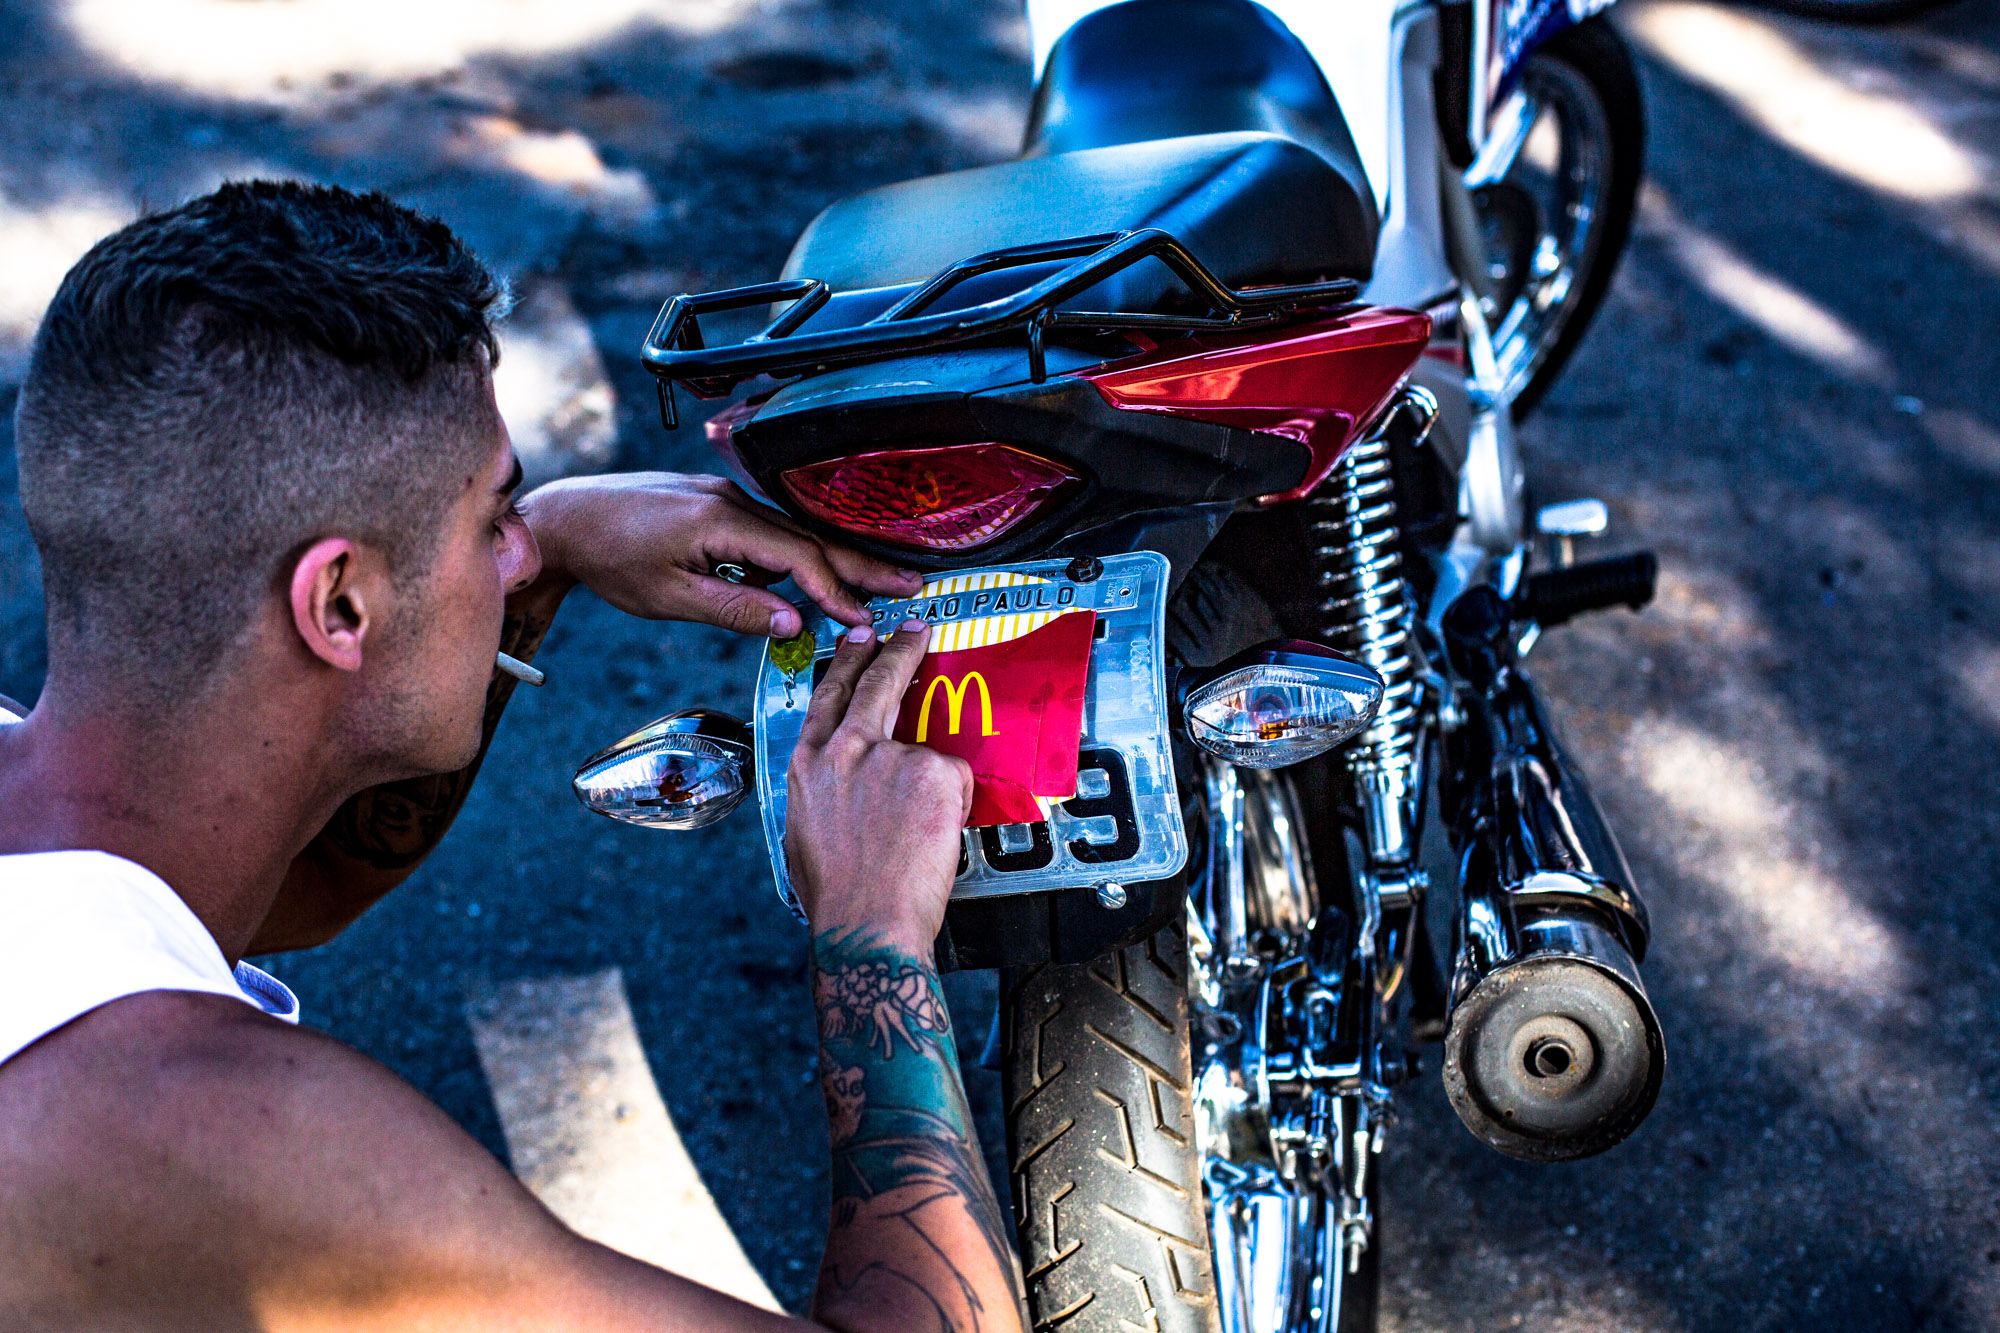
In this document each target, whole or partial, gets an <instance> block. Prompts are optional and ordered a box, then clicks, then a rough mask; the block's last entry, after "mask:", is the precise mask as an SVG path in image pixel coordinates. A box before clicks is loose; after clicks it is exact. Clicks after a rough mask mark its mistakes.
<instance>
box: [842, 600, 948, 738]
mask: <svg viewBox="0 0 2000 1333" xmlns="http://www.w3.org/2000/svg"><path fill="white" fill-rule="evenodd" d="M930 641H931V627H930V626H929V625H926V624H925V623H924V622H923V621H921V620H906V621H904V622H903V624H902V625H901V626H900V627H898V628H897V630H896V633H895V636H894V637H893V638H891V639H889V640H887V641H886V642H884V643H883V645H882V651H881V652H880V653H877V654H876V655H875V660H874V662H873V663H871V664H870V665H869V667H868V669H867V670H866V671H864V672H862V673H861V679H860V680H859V681H857V682H856V683H855V686H854V702H853V703H852V704H851V705H850V706H849V707H848V710H847V715H848V717H849V718H850V719H851V720H852V721H853V723H854V725H856V726H859V727H862V728H865V730H866V733H867V735H868V737H869V739H871V740H876V739H885V738H887V737H888V735H889V734H890V733H891V732H893V731H894V730H895V729H896V714H897V713H899V712H901V711H902V708H903V694H904V692H905V691H906V690H908V689H909V688H910V682H911V681H912V680H914V679H915V678H916V674H917V667H918V665H919V664H921V663H922V662H923V660H924V652H925V650H926V649H928V648H929V647H930Z"/></svg>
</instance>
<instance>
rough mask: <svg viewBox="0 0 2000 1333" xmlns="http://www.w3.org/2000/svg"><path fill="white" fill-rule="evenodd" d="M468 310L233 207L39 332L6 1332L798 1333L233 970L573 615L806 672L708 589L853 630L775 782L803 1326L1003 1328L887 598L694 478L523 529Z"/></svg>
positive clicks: (156, 224) (478, 274)
mask: <svg viewBox="0 0 2000 1333" xmlns="http://www.w3.org/2000/svg"><path fill="white" fill-rule="evenodd" d="M496 296H497V289H496V286H495V284H494V282H493V280H492V279H491V278H490V277H489V276H488V275H487V273H486V272H485V270H484V269H483V268H481V267H480V265H479V264H478V262H477V261H476V260H475V259H473V257H472V256H471V255H470V254H469V253H468V252H467V251H466V250H465V249H464V248H463V247H462V246H461V245H460V244H459V243H458V241H457V240H456V239H454V238H453V237H452V236H451V234H450V233H449V232H448V231H447V230H446V229H445V228H444V227H443V225H442V224H439V223H437V222H434V221H430V220H428V219H424V218H420V217H418V216H416V215H414V214H412V213H409V212H407V211H405V210H403V209H401V208H399V207H397V206H396V205H394V204H392V203H390V202H389V201H388V200H386V199H383V198H381V197H380V196H367V197H358V196H355V195H352V194H349V193H346V192H344V191H338V190H329V189H318V188H307V187H301V186H294V185H271V184H261V183H260V184H249V185H231V186H226V187H224V188H223V189H221V190H219V191H217V192H216V193H215V194H212V195H210V196H208V197H206V198H203V199H199V200H197V201H195V202H194V203H192V204H189V205H187V206H185V207H183V208H180V209H177V210H175V211H174V212H171V213H166V214H162V215H158V216H155V217H150V218H147V219H144V220H142V221H140V222H137V223H134V224H133V225H132V226H130V227H127V228H126V229H125V230H123V231H121V232H119V233H117V234H116V235H114V236H112V237H110V238H108V239H107V240H105V241H103V242H101V243H100V244H99V245H98V246H97V247H96V248H94V249H93V250H92V251H91V252H90V253H89V254H88V255H86V256H85V257H84V258H83V259H82V260H81V261H79V263H78V264H77V266H76V267H75V268H74V269H72V270H71V272H70V274H69V276H68V277H67V278H66V279H65V281H64V283H63V285H62V288H61V290H60V291H59V292H58V294H57V296H56V298H55V300H54V302H53V303H52V304H51V306H50V308H49V310H48V313H47V315H46V317H45V319H44V322H43V325H42V327H41V330H40V332H39V334H38V336H37V339H36V343H35V349H34V353H33V358H32V361H31V364H30V368H29V371H28V375H27V379H26V382H25V384H24V385H23V388H22V390H21V395H20V403H19V407H18V410H17V419H16V421H17V424H16V446H17V451H18V454H19V461H20V482H21V500H22V506H23V509H24V510H25V512H26V514H27V518H28V523H29V527H30V529H31V531H32V533H33V535H34V538H35V541H36V543H37V545H38V546H39V548H40V551H41V554H42V561H43V569H44V583H45V587H46V591H47V600H48V638H49V652H48V659H49V669H48V677H47V683H46V685H45V686H44V688H43V691H42V693H41V696H40V698H39V700H38V701H37V703H36V706H35V708H34V710H33V711H32V712H31V713H28V714H27V716H26V718H25V720H23V721H20V722H18V723H17V724H14V725H6V726H0V1200H4V1205H0V1328H4V1329H9V1330H12V1329H63V1330H82V1329H96V1328H105V1329H109V1328H117V1329H183V1328H185V1329H202V1330H214V1329H236V1328H244V1329H248V1328H257V1329H280V1330H282V1329H343V1330H349V1329H377V1328H380V1329H446V1328H449V1329H460V1328H523V1329H528V1328H533V1329H544V1328H563V1329H606V1330H610V1329H649V1330H651V1329H674V1328H689V1329H737V1328H740V1329H760V1328H774V1329H775V1328H780V1327H786V1326H793V1327H797V1326H800V1325H798V1324H797V1322H796V1321H791V1320H786V1319H783V1318H781V1317H778V1316H774V1315H771V1314H768V1313H766V1312H763V1311H759V1310H756V1309H753V1308H751V1307H749V1306H746V1305H743V1304H741V1303H739V1302H737V1301H735V1300H733V1299H731V1298H729V1297H727V1296H724V1295H721V1294H719V1293H717V1292H713V1291H710V1290H708V1289H706V1288H704V1287H701V1286H699V1285H698V1284H696V1283H694V1282H691V1281H688V1280H686V1279H685V1278H681V1277H676V1276H673V1275H671V1274H669V1273H666V1272H662V1271H660V1270H657V1269H654V1268H651V1267H649V1266H648V1265H645V1264H642V1263H639V1262H637V1261H635V1260H631V1259H627V1258H625V1257H624V1256H621V1255H619V1254H616V1253H614V1252H612V1251H610V1250H606V1249H604V1248H602V1247H600V1246H597V1245H594V1244H592V1243H590V1242H588V1241H585V1240H583V1239H582V1238H580V1237H578V1236H576V1235H575V1234H573V1233H571V1232H569V1231H567V1230H566V1229H565V1228H564V1227H563V1226H562V1225H561V1224H560V1223H559V1222H557V1221H556V1220H555V1219H554V1218H553V1217H552V1216H551V1215H550V1214H549V1213H547V1212H546V1211H545V1210H544V1209H542V1208H541V1207H540V1206H539V1205H538V1204H537V1203H536V1202H535V1200H534V1199H533V1198H532V1197H531V1196H529V1195H528V1194H527V1192H526V1191H524V1190H523V1189H522V1188H521V1187H520V1186H519V1185H518V1184H517V1183H515V1181H514V1180H513V1179H512V1178H511V1177H510V1176H508V1175H507V1173H506V1172H505V1171H504V1170H503V1169H502V1168H501V1167H500V1165H499V1164H498V1163H497V1162H495V1161H494V1160H493V1159H492V1158H491V1157H490V1156H488V1155H487V1154H486V1153H485V1152H484V1151H483V1150H481V1149H480V1148H479V1147H478V1146H477V1145H476V1144H475V1143H474V1142H473V1141H472V1140H471V1139H470V1138H468V1137H467V1136H466V1135H465V1134H464V1133H462V1132H461V1131H460V1130H459V1129H458V1127H457V1126H456V1125H454V1124H452V1123H451V1121H450V1120H448V1119H447V1118H446V1117H445V1116H444V1115H443V1114H442V1113H440V1112H439V1111H438V1110H437V1109H436V1108H435V1107H433V1106H431V1105H430V1104H429V1103H427V1102H426V1101H425V1100H424V1099H423V1098H422V1097H421V1096H419V1095H418V1094H417V1093H416V1092H415V1090H413V1089H412V1088H410V1087H408V1086H407V1085H405V1084H403V1083H402V1082H400V1081H399V1080H397V1079H396V1078H395V1077H394V1076H392V1075H391V1074H390V1073H388V1071H386V1070H385V1069H383V1068H381V1067H380V1066H379V1065H376V1064H375V1063H374V1062H372V1061H370V1060H368V1059H366V1058H364V1057H362V1056H361V1055H359V1054H357V1053H355V1052H353V1051H350V1050H347V1049H345V1048H344V1047H342V1046H340V1045H339V1044H337V1043H335V1042H333V1041H331V1040H329V1039H327V1038H325V1037H322V1036H319V1035H316V1034H314V1033H312V1032H310V1031H307V1030H304V1029H301V1028H299V1027H296V1026H293V1025H292V1021H295V1020H296V1001H294V1000H293V999H292V997H291V996H290V994H289V992H288V991H286V990H285V988H284V987H283V986H282V985H280V984H279V983H277V982H276V981H275V980H273V979H272V978H270V977H268V976H265V975H264V974H262V973H259V972H257V971H256V970H255V969H254V968H250V967H248V966H247V965H243V964H241V959H242V957H243V956H244V955H245V954H254V953H260V952H265V951H269V950H277V949H294V948H301V947H305V946H308V945H311V944H315V943H318V942H320V941H323V940H325V939H328V938H330V937H331V936H332V935H334V934H335V933H336V932H338V931H339V930H340V929H341V928H342V927H343V926H344V925H346V924H347V923H348V922H350V921H352V920H353V919H354V918H355V917H356V916H357V915H359V914H360V913H361V912H362V911H363V910H365V909H366V908H367V907H368V905H369V904H370V903H372V902H374V901H375V900H376V899H377V898H379V897H380V896H381V895H382V894H384V893H386V892H387V891H388V890H389V889H390V888H392V887H393V886H394V885H395V884H396V883H397V882H398V881H399V880H400V879H402V878H403V877H404V876H406V875H407V874H408V873H409V871H410V869H411V868H412V866H414V865H415V864H416V862H417V861H418V860H420V859H421V857H422V855H423V854H424V853H425V852H426V851H427V850H428V849H429V848H430V847H431V846H432V845H434V844H435V842H436V841H437V839H438V837H440V836H441V835H442V833H443V831H444V828H445V826H446V825H447V824H448V823H449V822H450V819H451V817H452V815H453V814H454V813H455V812H456V809H457V807H458V804H459V802H460V801H461V800H462V799H463V798H464V795H465V791H466V788H467V786H468V785H469V784H470V782H471V780H472V776H473V774H474V772H475V770H476V769H477V767H478V763H479V759H480V756H481V755H483V753H484V750H485V746H486V744H487V742H488V741H489V740H490V738H491V736H492V733H493V728H494V725H495V723H496V722H497V720H498V717H499V714H500V712H501V710H502V708H503V707H504V706H505V704H506V701H507V697H508V694H509V692H510V691H511V689H512V686H513V682H512V680H511V679H509V678H507V677H504V676H497V675H495V674H494V661H495V652H496V650H501V649H504V650H505V651H506V652H507V653H509V654H511V655H513V656H514V657H517V658H523V659H525V658H529V657H532V656H533V654H534V651H535V648H536V646H537V645H538V644H539V643H540V641H541V638H542V636H543V634H544V633H545V631H546V630H547V628H548V625H549V622H550V619H551V617H553V615H554V614H555V611H556V608H557V606H558V604H559V603H560V602H561V601H562V598H563V595H564V593H565V592H566V591H567V590H568V589H569V588H571V587H573V586H575V585H576V584H579V583H581V584H583V585H585V586H587V587H589V588H591V589H592V590H594V591H595V592H597V593H598V594H599V595H600V596H601V597H603V598H604V599H605V600H606V601H608V602H610V603H611V604H612V605H614V606H618V607H620V608H622V609H624V610H626V611H629V612H631V613H633V614H636V615H642V616H651V617H657V618H682V619H693V620H705V621H708V622H710V623H714V624H718V625H724V626H727V627H729V628H732V629H737V630H741V631H744V632H746V633H754V634H779V635H786V634H790V633H793V632H795V631H796V629H797V628H798V616H797V612H796V611H795V610H793V609H792V608H791V607H790V606H788V605H787V604H786V603H784V602H783V601H782V600H781V599H779V598H778V597H776V596H775V595H773V594H771V593H769V592H766V591H764V590H762V589H759V588H753V587H740V586H737V585H733V584H730V583H726V582H724V581H722V580H720V579H717V578H714V577H712V575H711V571H712V569H713V568H714V566H715V564H717V563H718V562H723V561H728V562H732V563H736V564H743V565H752V566H756V567H760V568H763V569H768V570H774V571H784V572H787V573H789V574H791V575H792V576H793V577H794V578H795V579H796V580H797V582H798V583H799V585H800V586H801V587H802V588H804V589H805V590H806V592H807V593H808V594H809V595H811V596H812V597H813V598H814V599H815V600H816V601H817V602H818V603H819V604H820V605H821V606H822V607H824V608H825V609H826V610H827V612H828V613H829V614H831V615H833V616H834V617H836V618H837V619H839V620H841V621H843V622H844V623H846V624H849V625H852V626H856V627H857V628H855V629H854V630H853V632H851V633H850V634H849V635H848V636H847V637H846V638H845V639H844V640H843V642H842V644H841V646H840V648H839V651H838V653H837V654H836V656H835V659H834V663H833V666H832V668H831V670H830V671H829V672H828V674H827V676H826V679H825V681H824V683H823V684H822V685H821V687H820V688H819V690H818V691H817V692H816V693H815V694H814V696H813V700H812V705H811V711H810V715H809V718H808V721H807V724H806V730H805V735H804V738H803V740H802V742H801V744H800V746H799V750H798V754H797V757H796V759H795V760H794V762H793V765H792V771H791V773H790V777H789V780H790V783H791V823H790V838H791V841H790V845H789V853H790V856H791V865H792V871H793V875H794V879H795V882H796V883H797V884H798V886H799V890H800V894H801V897H802V899H803V901H804V903H805V906H806V908H807V910H808V913H809V914H810V915H811V917H812V921H813V929H814V938H813V949H812V956H813V965H814V966H813V986H814V993H815V998H816V1001H817V1003H818V1006H819V1011H820V1028H821V1035H822V1042H821V1047H822V1068H823V1070H824V1075H825V1080H826V1086H827V1095H828V1105H829V1108H830V1111H831V1113H832V1115H833V1117H834V1123H833V1136H832V1137H833V1144H834V1147H833V1152H834V1162H833V1178H834V1199H835V1204H834V1217H833V1222H832V1226H831V1228H830V1230H829V1233H828V1239H827V1249H826V1258H825V1262H824V1264H823V1266H822V1268H821V1272H820V1281H819V1286H818V1291H817V1295H816V1297H815V1305H814V1316H815V1318H816V1320H817V1321H818V1323H819V1324H820V1325H821V1326H824V1327H831V1328H838V1329H844V1330H889V1329H896V1330H905V1329H943V1328H950V1329H961V1328H965V1329H969V1328H981V1329H1015V1328H1018V1326H1019V1325H1018V1313H1017V1312H1018V1309H1019V1304H1018V1296H1017V1293H1016V1278H1015V1273H1014V1268H1013V1261H1012V1259H1011V1255H1010V1251H1009V1249H1008V1247H1007V1244H1006V1241H1005V1239H1004V1228H1003V1227H1002V1225H1001V1223H1000V1220H999V1219H1000V1214H999V1210H998V1208H997V1206H996V1204H995V1201H994V1198H993V1196H992V1193H991V1190H990V1188H989V1186H988V1185H987V1183H986V1178H985V1175H984V1172H983V1170H982V1168H981V1165H980V1159H979V1154H978V1150H977V1147H976V1145H975V1144H974V1142H973V1136H972V1131H971V1128H970V1124H969V1118H968V1116H967V1113H966V1109H965V1103H964V1094H963V1088H962V1086H961V1084H960V1082H959V1077H958V1070H957V1067H956V1064H955V1058H954V1053H953V1051H954V1048H953V1043H952V1037H951V1032H950V1024H949V1019H948V1017H947V1015H946V1013H945V1009H944V1004H943V1000H942V996H941V994H940V991H939V988H938V983H937V977H936V974H935V972H934V971H933V970H932V967H931V963H930V943H931V940H932V938H933V936H934V934H935V932H936V930H937V928H938V925H939V922H940V920H941V917H942V913H943V910H944V902H945V898H946V895H947V893H948V891H949V889H950V884H951V879H952V875H953V870H954V866H955V860H956V855H957V844H958V827H959V824H960V823H961V820H962V818H963V815H964V813H965V810H966V808H967V803H968V802H969V800H970V797H971V778H970V774H969V773H968V771H967V770H966V768H965V766H964V765H963V764H962V763H960V762H958V761H956V760H951V759H947V758H945V757H943V756H940V755H936V754H933V753H931V752H929V751H926V750H919V749H915V748H913V747H909V746H905V745H900V744H897V743H896V742H894V741H893V740H891V739H890V737H889V732H890V729H891V727H892V726H893V725H894V720H895V715H896V710H897V706H898V702H899V700H900V698H901V695H902V693H903V691H904V689H905V688H907V686H908V683H909V681H910V679H911V677H912V674H913V672H914V671H915V669H916V666H917V663H918V661H919V660H920V658H921V657H922V655H923V652H924V649H925V643H926V635H925V633H924V632H923V630H922V629H921V627H917V628H911V629H908V630H907V631H906V632H901V633H898V634H896V635H895V636H894V638H893V641H891V642H889V643H887V644H878V643H877V642H875V641H874V640H873V639H872V637H871V636H870V635H869V633H868V632H867V630H866V628H865V626H866V623H867V622H866V617H865V614H864V612H863V609H862V607H861V606H860V605H859V604H858V603H857V602H856V601H855V600H854V598H853V597H852V596H851V595H850V594H849V593H848V592H847V591H846V589H845V588H844V587H843V584H844V583H845V584H852V585H858V586H860V587H862V588H864V589H868V590H872V591H874V592H878V593H893V594H904V595H907V594H909V593H911V592H914V591H915V589H916V582H917V581H916V579H915V577H914V576H913V575H909V574H906V573H903V572H899V571H897V570H894V569H891V568H889V567H887V566H885V565H882V564H879V563H877V562H875V561H872V560H868V559H865V558H863V557H861V556H858V555H856V554H854V553H852V552H848V551H844V550H840V549H835V548H831V547H823V546H821V545H819V544H818V543H816V542H814V541H813V540H811V539H809V538H807V537H804V536H802V535H800V534H799V533H797V532H795V531H793V530H791V529H789V528H787V527H784V526H782V525H781V524H780V523H778V522H776V521H774V520H773V519H772V518H770V517H769V516H768V515H766V514H764V513H762V512H761V511H758V510H755V509H753V508H752V507H751V506H750V505H749V504H748V502H747V501H745V500H744V499H743V497H742V496H741V495H740V493H738V492H736V491H735V490H734V489H733V488H731V487H728V486H725V485H722V484H720V483H717V482H713V481H709V480H704V479H699V478H689V477H672V476H666V475H661V474H651V475H641V476H631V477H617V478H601V479H590V480H577V481H570V482H563V483H559V484H557V485H552V486H548V487H545V488H543V489H542V490H539V491H537V492H535V493H534V494H531V495H528V496H527V497H525V498H524V499H521V500H520V501H519V502H518V503H517V502H516V500H515V499H514V496H513V492H514V489H515V487H516V485H517V484H518V482H519V479H520V468H519V465H518V464H517V463H516V462H515V460H514V457H513V451H512V448H511V446H510V444H509V442H508V439H507V433H506V428H505V427H504V425H503V424H502V423H501V420H500V417H499V414H498V411H497V409H496V407H495V405H494V401H493V393H492V383H491V378H490V367H491V362H492V357H493V354H494V346H493V337H492V328H491V322H490V321H491V316H492V314H493V307H494V304H495V300H496ZM16 711H17V712H18V711H20V710H16ZM423 775H432V776H423ZM884 809H893V810H895V811H896V818H895V819H893V820H889V821H882V820H880V819H879V818H875V817H874V816H876V815H879V813H880V812H881V811H882V810H884ZM864 830H865V831H866V836H865V838H864V836H863V834H864ZM287 1020H292V1021H287Z"/></svg>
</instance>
